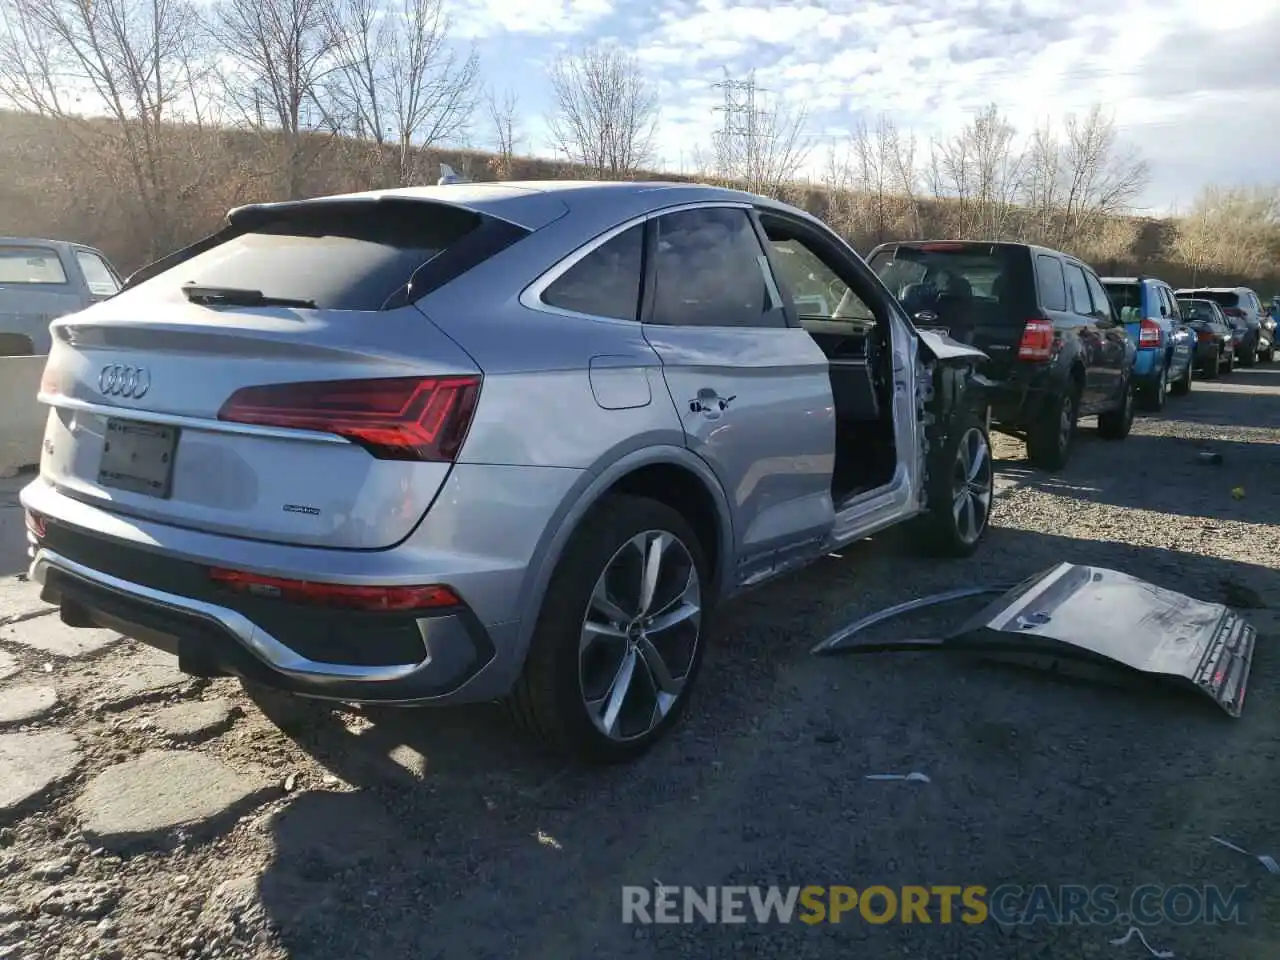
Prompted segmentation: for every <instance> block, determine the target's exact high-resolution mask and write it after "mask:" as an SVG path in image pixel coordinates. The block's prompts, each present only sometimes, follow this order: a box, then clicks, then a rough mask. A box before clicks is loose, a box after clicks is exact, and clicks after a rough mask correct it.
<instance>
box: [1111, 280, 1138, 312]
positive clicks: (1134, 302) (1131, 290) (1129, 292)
mask: <svg viewBox="0 0 1280 960" xmlns="http://www.w3.org/2000/svg"><path fill="white" fill-rule="evenodd" d="M1102 286H1103V287H1104V288H1105V289H1106V291H1107V296H1109V297H1110V298H1111V302H1112V303H1114V304H1115V305H1116V310H1118V311H1120V312H1122V313H1123V312H1124V311H1125V310H1138V311H1141V310H1142V287H1141V286H1140V285H1139V284H1136V283H1108V282H1106V281H1104V282H1103V284H1102Z"/></svg>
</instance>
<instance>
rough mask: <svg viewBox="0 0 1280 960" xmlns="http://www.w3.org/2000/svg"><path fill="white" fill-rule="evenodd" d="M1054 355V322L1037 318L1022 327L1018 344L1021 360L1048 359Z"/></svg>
mask: <svg viewBox="0 0 1280 960" xmlns="http://www.w3.org/2000/svg"><path fill="white" fill-rule="evenodd" d="M1052 356H1053V322H1052V321H1051V320H1044V319H1040V318H1036V319H1035V320H1028V321H1027V325H1026V326H1025V327H1023V328H1022V342H1021V343H1019V344H1018V359H1019V360H1048V359H1049V358H1050V357H1052Z"/></svg>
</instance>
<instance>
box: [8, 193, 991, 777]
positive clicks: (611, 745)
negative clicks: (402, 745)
mask: <svg viewBox="0 0 1280 960" xmlns="http://www.w3.org/2000/svg"><path fill="white" fill-rule="evenodd" d="M51 332H52V338H53V347H52V351H51V353H50V355H49V361H48V365H47V369H46V373H45V376H44V381H43V383H42V385H41V392H40V400H41V402H43V403H44V404H47V405H48V406H49V408H50V412H49V420H48V427H47V432H46V434H45V438H44V452H43V458H42V462H41V465H40V475H39V477H38V478H37V479H35V480H34V481H33V482H32V483H31V484H30V485H29V486H28V487H26V489H25V490H23V492H22V502H23V504H24V506H25V508H26V511H27V526H28V531H29V539H30V542H31V556H32V566H31V576H32V578H33V579H34V580H36V581H38V582H39V583H40V584H42V585H43V595H44V596H45V598H46V599H48V600H50V601H52V602H55V603H58V604H60V606H61V615H62V618H63V620H64V621H65V622H67V623H69V624H71V625H73V626H105V627H109V628H113V629H116V630H119V631H120V632H121V633H124V634H126V635H128V636H132V637H136V638H138V639H139V640H141V641H143V642H145V643H148V644H151V645H153V646H156V647H159V648H161V649H163V650H167V651H169V652H171V653H173V654H174V655H176V656H177V658H178V662H179V664H180V666H181V668H182V669H183V670H185V671H187V672H189V673H192V674H196V675H203V676H219V675H234V676H238V677H240V678H242V679H243V680H245V681H248V682H250V683H254V684H259V685H264V686H268V687H274V688H277V689H282V690H286V691H292V692H295V693H298V694H303V695H307V696H313V697H320V698H327V699H331V700H337V701H349V702H377V703H391V704H405V705H410V704H412V705H421V704H428V703H459V702H466V701H476V700H490V699H503V700H505V701H507V702H508V703H509V704H510V705H511V707H512V712H513V714H514V715H515V717H516V718H517V719H518V720H519V721H520V722H521V724H522V725H523V726H524V727H526V728H527V729H528V730H529V731H530V732H532V733H534V734H535V735H536V736H537V737H538V738H540V739H541V740H542V741H544V742H545V743H546V744H547V745H549V746H550V747H552V748H556V749H559V750H562V751H565V752H567V753H569V754H571V755H576V756H578V757H580V758H584V759H589V760H595V761H613V760H621V759H626V758H628V757H632V756H635V755H637V754H638V753H640V752H641V751H643V750H644V749H645V748H647V747H648V746H650V745H651V744H653V743H654V742H655V741H656V740H658V739H659V738H660V737H661V736H663V734H664V733H666V732H667V731H668V730H669V729H670V728H671V726H672V725H673V724H674V723H675V722H676V720H677V718H678V717H679V716H680V715H681V714H682V713H683V711H684V708H685V706H686V704H687V701H688V697H689V694H690V690H691V688H692V686H693V683H694V679H695V677H696V674H697V671H698V666H699V663H700V661H701V659H702V654H703V652H704V650H705V648H706V644H707V642H708V641H709V640H710V639H711V634H710V628H711V621H712V617H713V615H714V613H715V611H716V609H717V607H718V605H719V603H720V602H721V601H723V600H725V599H727V598H728V597H730V596H732V595H733V594H735V593H738V592H739V591H742V590H743V589H745V588H747V587H750V586H753V585H757V584H760V583H763V582H765V581H767V580H769V579H771V578H772V577H775V576H777V575H779V574H781V573H783V572H784V571H788V570H792V569H795V568H796V567H798V566H802V565H804V564H806V563H808V562H810V561H812V560H813V559H815V558H817V557H820V556H822V555H823V554H825V553H827V552H829V551H831V550H833V549H835V548H838V547H839V546H840V545H842V544H845V543H848V542H849V541H852V540H856V539H859V538H863V537H867V536H869V535H871V534H873V533H875V532H877V531H880V530H882V529H884V528H886V527H889V526H891V525H893V524H897V523H899V522H903V521H912V523H913V528H914V530H915V534H916V535H917V536H918V537H919V542H920V543H921V544H927V545H929V546H930V547H933V548H937V549H940V550H943V551H945V552H949V553H952V554H965V553H968V552H970V551H972V550H973V549H974V548H975V546H976V545H977V544H978V542H979V540H980V539H981V537H982V535H983V533H984V531H985V530H986V528H987V525H988V520H989V517H990V511H991V505H992V468H991V456H990V448H989V445H988V435H987V419H988V417H987V406H986V400H985V398H984V396H983V379H982V377H981V376H980V375H979V374H978V373H977V372H976V371H977V369H978V367H979V365H980V364H981V363H982V361H983V359H984V355H983V354H982V353H981V352H980V351H978V350H976V349H974V348H972V347H970V346H966V345H964V344H961V343H958V342H955V341H953V340H948V339H946V338H944V337H942V336H940V335H937V334H933V333H927V332H924V331H917V330H916V329H915V328H914V327H913V326H912V323H911V321H910V320H909V319H908V318H907V316H906V315H905V313H904V312H903V310H902V308H901V307H900V306H899V305H898V303H897V302H896V301H895V300H894V298H893V297H892V296H891V295H890V294H889V292H888V291H887V290H886V289H885V288H884V287H883V286H882V285H881V283H880V282H879V281H878V280H877V279H876V277H875V275H874V274H872V273H871V271H870V270H868V268H867V266H866V265H865V264H864V263H863V262H862V260H861V259H860V258H859V257H858V256H857V255H856V254H855V253H854V252H853V251H852V250H851V249H850V248H849V246H848V245H847V244H845V243H844V242H843V241H842V240H841V239H840V238H839V237H838V236H836V235H835V234H834V233H833V232H832V231H830V230H829V229H828V228H827V227H825V226H824V225H823V224H822V223H821V222H820V221H818V220H816V219H814V218H813V217H811V216H809V215H807V214H805V213H803V212H801V211H799V210H796V209H793V208H791V207H788V206H785V205H783V204H780V203H777V202H775V201H772V200H767V199H764V198H761V197H757V196H753V195H749V194H745V193H738V192H734V191H729V190H721V189H715V188H710V187H704V186H697V185H689V184H663V183H610V184H600V183H580V182H576V183H527V184H520V183H504V184H451V185H446V186H437V187H431V188H412V189H403V190H393V191H381V192H374V193H362V194H355V195H349V196H341V197H329V198H324V199H317V200H307V201H299V202H289V203H276V204H265V205H255V206H247V207H240V208H238V209H236V210H233V211H232V212H231V213H230V214H229V215H228V217H227V220H226V223H225V225H224V227H223V229H221V230H220V232H218V233H216V234H214V235H212V236H210V237H208V238H206V239H204V240H202V241H200V242H198V243H196V244H194V245H192V246H190V247H187V248H185V249H183V250H180V251H178V252H176V253H174V254H172V255H170V256H169V257H166V258H165V259H163V260H160V261H158V262H157V263H154V264H152V265H150V266H148V267H145V268H143V269H142V270H140V271H139V272H138V273H136V274H135V275H134V276H132V277H130V278H129V280H128V281H127V282H126V284H125V287H124V289H123V291H122V292H121V293H119V294H118V295H117V296H115V297H113V298H111V299H110V300H107V301H105V302H103V303H100V304H96V305H94V306H91V307H89V308H88V309H86V310H84V311H82V312H80V313H78V314H75V315H72V316H70V317H65V318H62V319H59V320H57V321H55V322H54V323H53V324H52V326H51Z"/></svg>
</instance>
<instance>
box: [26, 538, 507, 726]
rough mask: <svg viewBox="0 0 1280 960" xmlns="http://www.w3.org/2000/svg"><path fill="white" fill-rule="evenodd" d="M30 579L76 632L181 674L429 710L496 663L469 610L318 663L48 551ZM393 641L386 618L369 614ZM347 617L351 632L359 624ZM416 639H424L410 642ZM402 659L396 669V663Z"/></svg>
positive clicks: (242, 621)
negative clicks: (117, 637)
mask: <svg viewBox="0 0 1280 960" xmlns="http://www.w3.org/2000/svg"><path fill="white" fill-rule="evenodd" d="M30 576H31V579H32V580H34V581H35V582H36V583H38V584H40V585H41V587H42V591H41V596H42V597H43V599H45V600H47V601H49V602H51V603H56V604H58V605H59V606H60V607H61V608H62V615H63V617H64V619H65V620H67V622H69V623H70V624H72V625H74V626H97V627H105V628H107V629H111V630H117V631H119V632H120V633H122V634H125V635H126V636H131V637H133V638H135V639H137V640H140V641H142V642H143V643H146V644H148V645H150V646H153V647H156V648H158V649H160V650H163V651H165V652H167V653H171V654H173V655H174V656H176V657H177V658H178V664H179V667H180V668H181V669H183V670H185V671H187V672H189V673H193V674H196V675H199V676H222V675H231V676H237V677H242V678H243V679H245V680H249V681H252V682H256V683H260V684H263V685H266V686H270V687H274V688H276V689H279V690H285V691H288V692H291V693H298V694H303V695H307V696H314V697H322V698H325V699H332V700H343V701H360V702H377V703H421V702H427V701H432V700H441V699H444V698H447V697H449V696H450V695H452V694H455V693H457V691H458V690H459V689H460V688H461V687H463V686H464V685H465V684H466V683H467V681H468V680H470V679H471V678H473V677H475V676H476V675H477V674H478V673H479V672H480V671H481V670H483V669H484V667H485V666H487V665H488V664H489V663H490V662H491V661H492V660H493V658H494V653H495V650H494V645H493V642H492V640H491V638H490V637H489V635H488V633H487V632H486V631H485V630H484V629H483V628H482V627H481V626H480V624H479V622H478V621H477V620H476V619H475V617H474V615H473V614H471V613H470V611H468V610H465V609H451V610H450V611H447V612H440V613H433V614H432V615H431V616H427V617H418V618H408V617H406V618H405V619H404V620H403V622H402V623H400V624H399V625H398V626H400V627H401V630H402V637H401V638H400V639H399V642H398V643H395V644H393V645H390V647H389V648H387V649H383V650H376V649H375V650H370V649H368V648H367V647H364V648H363V649H360V650H358V651H357V649H356V644H358V643H360V638H359V637H358V636H357V635H355V634H348V636H350V640H351V644H352V652H353V653H356V655H355V656H352V657H350V659H352V660H356V661H358V662H354V663H347V662H342V661H343V660H346V659H348V658H346V657H343V656H342V654H341V651H340V650H335V651H334V653H335V656H332V657H326V658H325V659H314V654H312V655H311V656H308V655H307V654H305V653H303V652H300V651H299V650H298V649H297V648H296V647H294V646H290V645H289V643H290V641H291V640H293V639H294V638H292V637H288V636H286V638H285V639H280V638H279V637H277V636H275V635H274V634H272V633H270V632H268V631H267V630H265V629H263V628H262V627H261V626H259V625H258V624H257V623H255V622H254V621H253V620H251V619H250V618H249V617H247V616H245V615H244V614H243V613H241V612H240V611H238V610H235V609H233V608H232V607H230V606H223V605H220V604H216V603H210V602H208V601H206V600H197V599H194V598H192V597H184V596H180V595H178V594H174V593H169V592H167V591H164V590H157V589H155V588H154V587H149V586H147V585H145V584H140V583H136V582H134V581H130V580H125V579H123V578H120V577H116V576H112V575H111V574H108V573H104V572H103V571H101V570H94V569H93V568H91V567H88V566H86V565H84V564H82V563H78V562H76V561H74V560H71V559H70V558H68V557H65V556H63V555H62V554H60V553H58V552H56V551H54V550H50V549H48V548H36V550H35V558H34V560H33V561H32V564H31V574H30ZM363 616H365V617H367V618H368V619H369V621H370V626H373V627H376V628H377V629H378V630H379V631H380V632H381V633H383V634H387V633H389V631H388V630H387V627H388V624H387V623H386V621H385V620H383V622H381V623H375V622H374V621H375V620H376V618H377V617H379V616H380V615H376V614H364V615H363ZM354 625H355V617H354V616H353V615H350V614H348V615H347V623H346V624H345V625H344V626H348V627H350V626H354ZM411 631H412V632H416V633H417V636H416V637H415V636H412V634H411ZM397 661H398V662H397Z"/></svg>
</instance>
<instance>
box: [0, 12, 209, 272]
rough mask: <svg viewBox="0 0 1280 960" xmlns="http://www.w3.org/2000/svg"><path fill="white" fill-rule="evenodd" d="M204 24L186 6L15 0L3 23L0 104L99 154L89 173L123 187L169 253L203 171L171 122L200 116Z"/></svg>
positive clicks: (189, 140) (88, 153) (85, 153)
mask: <svg viewBox="0 0 1280 960" xmlns="http://www.w3.org/2000/svg"><path fill="white" fill-rule="evenodd" d="M197 26H198V16H197V13H196V10H195V8H194V6H192V5H191V4H190V3H189V2H187V0H9V2H8V3H7V5H6V8H5V10H4V16H3V21H2V23H0V98H3V99H5V100H8V101H9V102H11V103H12V104H14V105H15V106H17V107H18V108H20V109H24V110H29V111H31V112H34V113H37V114H40V115H42V116H45V117H49V118H51V119H53V120H55V121H56V122H57V123H58V125H59V128H60V129H61V130H62V131H63V132H64V133H66V134H67V135H68V136H69V137H71V138H72V139H73V141H74V142H75V143H76V144H77V145H78V147H79V148H80V150H79V153H80V159H81V160H87V159H89V158H92V159H91V163H90V166H91V168H92V169H90V170H86V171H82V172H83V173H84V174H85V175H86V176H92V177H101V176H103V175H106V176H108V177H114V178H116V179H117V181H119V180H123V181H124V182H123V183H119V182H118V183H117V186H118V187H119V188H121V189H122V190H123V191H124V194H123V195H125V196H131V200H130V202H129V203H128V204H127V208H128V209H130V210H132V211H135V212H136V213H138V214H139V215H140V216H141V223H140V224H138V225H137V226H138V227H139V228H140V229H141V230H142V231H144V232H145V234H146V235H147V236H148V237H149V238H150V252H151V253H153V254H154V253H157V252H159V251H162V250H167V249H169V248H170V244H171V242H172V241H173V239H174V237H173V231H174V228H175V224H174V219H173V217H172V216H170V214H171V207H172V204H173V203H174V201H176V200H178V199H180V198H181V196H182V195H183V194H184V193H185V192H186V191H188V190H189V189H190V188H191V186H192V184H193V183H194V182H195V181H198V180H199V178H200V177H201V175H202V172H201V171H200V170H199V168H198V167H195V166H194V165H190V164H186V163H184V162H183V160H186V159H190V158H185V157H182V156H179V155H177V154H180V153H181V150H180V149H179V148H178V145H179V144H181V146H182V148H184V149H185V148H189V147H191V145H192V144H193V142H194V138H193V137H192V136H190V135H189V134H190V131H183V130H179V129H175V127H174V125H173V123H174V121H175V120H176V119H178V118H179V117H180V116H182V115H184V114H185V111H184V110H183V108H184V107H190V106H195V107H196V119H197V121H199V119H200V118H201V114H200V111H199V105H200V103H201V95H200V91H199V89H198V83H199V81H200V80H201V79H202V78H203V77H204V74H205V69H206V66H205V63H204V62H203V61H201V59H200V57H201V54H202V52H203V51H202V50H201V49H200V48H199V45H198V38H199V36H200V31H199V30H198V29H197ZM103 114H105V116H106V118H108V119H109V120H111V121H114V122H113V123H110V124H103V123H101V122H100V121H96V120H95V115H96V117H102V115H103ZM84 186H85V184H80V187H81V188H83V187H84Z"/></svg>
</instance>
